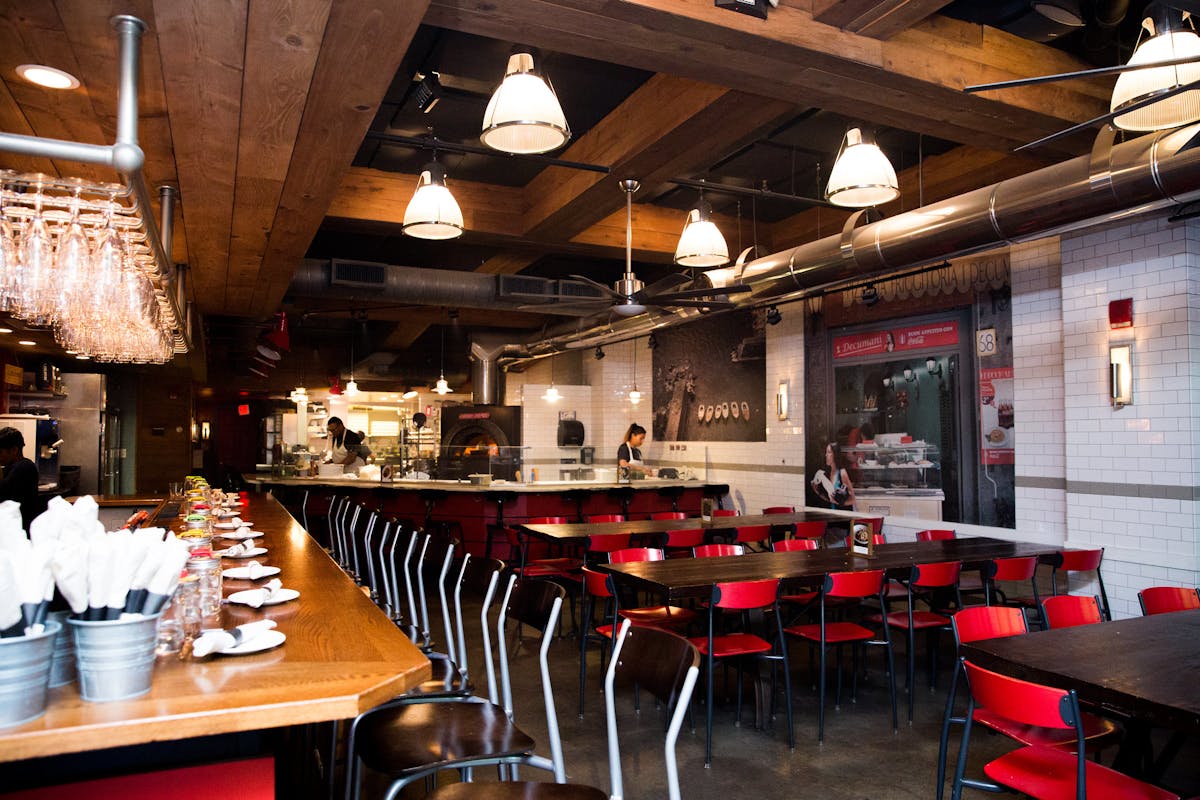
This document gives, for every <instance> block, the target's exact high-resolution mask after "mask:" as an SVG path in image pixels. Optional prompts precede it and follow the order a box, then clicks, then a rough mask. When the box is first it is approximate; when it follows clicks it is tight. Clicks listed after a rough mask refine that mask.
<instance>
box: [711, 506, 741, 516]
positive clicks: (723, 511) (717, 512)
mask: <svg viewBox="0 0 1200 800" xmlns="http://www.w3.org/2000/svg"><path fill="white" fill-rule="evenodd" d="M712 515H713V516H714V517H736V516H738V510H737V509H736V508H714V509H713V512H712Z"/></svg>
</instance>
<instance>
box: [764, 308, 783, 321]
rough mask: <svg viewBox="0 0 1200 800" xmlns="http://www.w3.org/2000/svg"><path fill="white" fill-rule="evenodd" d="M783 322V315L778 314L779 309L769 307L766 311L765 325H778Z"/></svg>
mask: <svg viewBox="0 0 1200 800" xmlns="http://www.w3.org/2000/svg"><path fill="white" fill-rule="evenodd" d="M782 320H783V314H780V313H779V308H778V307H776V306H771V307H770V308H768V309H767V324H768V325H778V324H779V323H780V322H781V321H782Z"/></svg>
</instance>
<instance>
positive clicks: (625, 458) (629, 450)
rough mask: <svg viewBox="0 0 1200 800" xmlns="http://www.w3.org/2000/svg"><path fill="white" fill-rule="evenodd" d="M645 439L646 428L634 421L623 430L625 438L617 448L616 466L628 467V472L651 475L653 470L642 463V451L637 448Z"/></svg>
mask: <svg viewBox="0 0 1200 800" xmlns="http://www.w3.org/2000/svg"><path fill="white" fill-rule="evenodd" d="M644 441H646V429H645V428H643V427H642V426H641V425H638V424H637V423H636V422H635V423H633V424H632V425H630V426H629V430H627V431H625V440H624V441H623V442H621V446H620V447H618V448H617V466H618V467H628V468H629V472H630V473H638V474H640V475H653V474H654V470H652V469H651V468H650V467H647V466H646V465H645V464H643V463H642V451H641V450H640V449H639V448H640V447H641V446H642V442H644Z"/></svg>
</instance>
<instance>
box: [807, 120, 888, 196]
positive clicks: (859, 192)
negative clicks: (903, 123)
mask: <svg viewBox="0 0 1200 800" xmlns="http://www.w3.org/2000/svg"><path fill="white" fill-rule="evenodd" d="M899 196H900V183H899V181H897V180H896V170H895V169H894V168H893V167H892V162H890V161H888V158H887V156H885V155H884V154H883V151H882V150H880V149H879V145H877V144H875V138H874V136H872V135H870V134H869V133H868V134H866V135H864V134H863V131H862V129H861V128H858V127H852V128H849V129H848V130H847V131H846V136H845V138H844V139H842V147H841V149H840V150H839V151H838V157H837V161H835V162H834V164H833V169H832V170H831V171H830V173H829V184H828V186H827V187H826V189H825V199H826V200H828V201H829V202H831V203H833V204H834V205H835V206H843V207H845V208H867V207H869V206H877V205H880V204H882V203H888V202H891V201H892V200H895V199H896V198H897V197H899Z"/></svg>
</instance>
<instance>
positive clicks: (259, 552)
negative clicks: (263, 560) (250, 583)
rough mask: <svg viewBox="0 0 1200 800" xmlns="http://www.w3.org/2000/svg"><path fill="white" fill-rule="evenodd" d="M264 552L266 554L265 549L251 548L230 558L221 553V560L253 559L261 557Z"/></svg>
mask: <svg viewBox="0 0 1200 800" xmlns="http://www.w3.org/2000/svg"><path fill="white" fill-rule="evenodd" d="M265 552H267V548H265V547H251V548H250V549H249V550H247V551H246V552H244V553H238V554H237V555H236V556H230V555H226V554H225V553H222V554H221V558H254V557H255V556H261V555H262V554H263V553H265Z"/></svg>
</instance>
